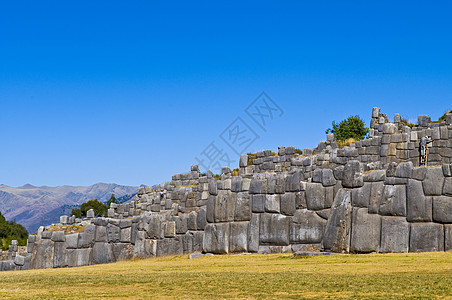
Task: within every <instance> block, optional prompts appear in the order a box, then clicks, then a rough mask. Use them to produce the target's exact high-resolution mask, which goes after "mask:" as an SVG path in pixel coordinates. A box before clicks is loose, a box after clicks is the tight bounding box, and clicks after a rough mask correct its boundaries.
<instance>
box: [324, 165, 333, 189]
mask: <svg viewBox="0 0 452 300" xmlns="http://www.w3.org/2000/svg"><path fill="white" fill-rule="evenodd" d="M335 184H336V179H335V178H334V175H333V171H332V170H331V169H322V185H323V186H334V185H335Z"/></svg>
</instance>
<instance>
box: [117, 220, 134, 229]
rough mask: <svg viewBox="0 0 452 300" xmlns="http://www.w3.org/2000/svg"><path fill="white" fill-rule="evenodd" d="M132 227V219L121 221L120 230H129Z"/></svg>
mask: <svg viewBox="0 0 452 300" xmlns="http://www.w3.org/2000/svg"><path fill="white" fill-rule="evenodd" d="M131 226H132V219H122V220H120V221H119V228H121V229H123V228H128V227H131Z"/></svg>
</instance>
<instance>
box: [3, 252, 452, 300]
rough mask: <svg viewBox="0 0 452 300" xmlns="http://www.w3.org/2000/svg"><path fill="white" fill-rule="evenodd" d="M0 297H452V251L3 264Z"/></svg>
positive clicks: (185, 257)
mask: <svg viewBox="0 0 452 300" xmlns="http://www.w3.org/2000/svg"><path fill="white" fill-rule="evenodd" d="M0 298H2V299H5V298H6V299H7V298H21V299H36V298H38V299H39V298H46V299H48V298H53V299H60V298H72V299H79V298H119V299H125V298H140V299H142V298H178V299H187V298H191V299H198V298H210V299H216V298H233V299H238V298H240V299H253V298H273V299H275V298H293V299H299V298H313V299H325V298H356V299H382V298H385V299H401V298H415V299H420V298H430V299H431V298H441V299H452V252H448V253H447V252H446V253H445V252H436V253H422V254H385V255H382V254H371V255H335V256H317V257H312V258H311V257H309V258H304V257H302V258H293V257H291V256H290V255H287V254H277V255H242V256H232V255H225V256H213V257H203V258H198V259H194V260H189V259H187V256H184V257H165V258H152V259H146V260H135V261H127V262H119V263H114V264H108V265H102V266H99V265H97V266H89V267H81V268H71V269H51V270H31V271H17V272H1V273H0Z"/></svg>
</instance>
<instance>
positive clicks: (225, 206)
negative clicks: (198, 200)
mask: <svg viewBox="0 0 452 300" xmlns="http://www.w3.org/2000/svg"><path fill="white" fill-rule="evenodd" d="M236 201H237V194H236V193H231V191H229V190H220V191H218V196H217V197H216V198H215V215H214V220H215V222H231V221H234V212H235V203H236Z"/></svg>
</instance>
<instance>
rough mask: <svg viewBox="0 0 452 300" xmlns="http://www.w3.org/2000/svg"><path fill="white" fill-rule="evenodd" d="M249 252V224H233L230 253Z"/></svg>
mask: <svg viewBox="0 0 452 300" xmlns="http://www.w3.org/2000/svg"><path fill="white" fill-rule="evenodd" d="M247 251H248V222H232V223H231V228H230V236H229V252H230V253H233V252H247Z"/></svg>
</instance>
